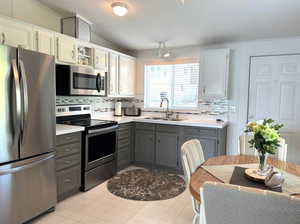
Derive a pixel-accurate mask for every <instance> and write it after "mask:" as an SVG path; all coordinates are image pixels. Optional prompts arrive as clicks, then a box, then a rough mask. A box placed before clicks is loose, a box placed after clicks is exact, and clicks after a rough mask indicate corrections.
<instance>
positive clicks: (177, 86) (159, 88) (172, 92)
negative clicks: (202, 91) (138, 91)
mask: <svg viewBox="0 0 300 224" xmlns="http://www.w3.org/2000/svg"><path fill="white" fill-rule="evenodd" d="M162 92H164V93H166V95H167V96H166V97H167V98H168V100H169V101H170V109H182V110H184V109H187V110H190V109H197V108H198V93H199V63H198V62H190V63H184V64H162V65H145V94H144V102H145V108H159V107H160V102H161V93H162Z"/></svg>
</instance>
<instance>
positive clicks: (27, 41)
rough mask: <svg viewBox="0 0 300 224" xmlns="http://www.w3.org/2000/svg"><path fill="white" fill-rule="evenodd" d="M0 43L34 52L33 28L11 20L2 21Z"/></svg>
mask: <svg viewBox="0 0 300 224" xmlns="http://www.w3.org/2000/svg"><path fill="white" fill-rule="evenodd" d="M0 43H1V44H5V45H8V46H12V47H21V48H24V49H29V50H33V40H32V27H31V26H29V25H26V24H22V23H17V22H14V21H13V20H9V19H2V18H1V19H0Z"/></svg>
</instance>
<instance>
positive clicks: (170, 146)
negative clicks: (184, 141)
mask: <svg viewBox="0 0 300 224" xmlns="http://www.w3.org/2000/svg"><path fill="white" fill-rule="evenodd" d="M178 137H179V136H178V135H177V134H174V133H164V132H156V150H155V152H156V153H155V162H156V164H157V165H160V166H166V167H171V168H176V167H177V166H178V153H177V152H178Z"/></svg>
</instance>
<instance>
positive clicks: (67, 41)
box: [57, 36, 76, 64]
mask: <svg viewBox="0 0 300 224" xmlns="http://www.w3.org/2000/svg"><path fill="white" fill-rule="evenodd" d="M57 60H58V61H61V62H64V63H72V64H75V63H76V41H75V40H74V39H73V38H69V37H67V36H58V37H57Z"/></svg>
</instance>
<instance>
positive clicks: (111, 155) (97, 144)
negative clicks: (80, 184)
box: [85, 125, 118, 171]
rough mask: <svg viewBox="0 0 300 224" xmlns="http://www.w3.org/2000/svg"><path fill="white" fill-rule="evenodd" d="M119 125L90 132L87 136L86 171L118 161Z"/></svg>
mask: <svg viewBox="0 0 300 224" xmlns="http://www.w3.org/2000/svg"><path fill="white" fill-rule="evenodd" d="M117 127H118V126H117V125H115V126H113V127H108V128H101V129H98V130H93V129H92V130H88V131H87V134H86V136H85V170H86V171H88V170H91V169H93V168H95V167H97V166H100V165H102V164H105V163H107V162H109V161H112V160H114V159H116V158H115V157H116V148H117V132H116V131H117Z"/></svg>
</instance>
